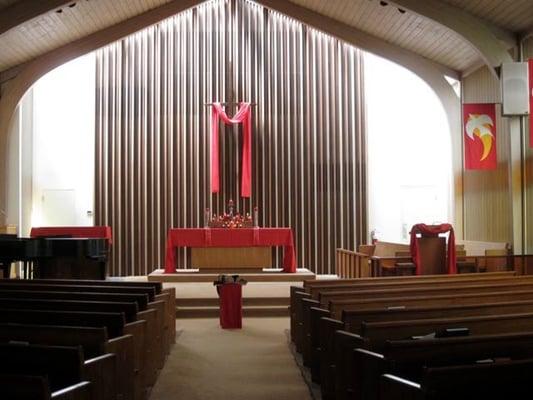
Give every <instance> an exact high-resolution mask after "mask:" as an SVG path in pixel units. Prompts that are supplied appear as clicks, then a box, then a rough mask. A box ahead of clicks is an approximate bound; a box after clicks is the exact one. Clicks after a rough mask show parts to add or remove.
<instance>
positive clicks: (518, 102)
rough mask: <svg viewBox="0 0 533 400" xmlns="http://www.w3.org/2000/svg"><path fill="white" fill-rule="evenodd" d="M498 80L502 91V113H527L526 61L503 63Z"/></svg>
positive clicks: (509, 114)
mask: <svg viewBox="0 0 533 400" xmlns="http://www.w3.org/2000/svg"><path fill="white" fill-rule="evenodd" d="M500 82H501V91H502V115H504V116H513V115H528V114H529V85H528V82H529V74H528V64H527V63H526V62H512V63H503V64H502V68H501V74H500Z"/></svg>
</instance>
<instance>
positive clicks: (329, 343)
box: [311, 291, 533, 397]
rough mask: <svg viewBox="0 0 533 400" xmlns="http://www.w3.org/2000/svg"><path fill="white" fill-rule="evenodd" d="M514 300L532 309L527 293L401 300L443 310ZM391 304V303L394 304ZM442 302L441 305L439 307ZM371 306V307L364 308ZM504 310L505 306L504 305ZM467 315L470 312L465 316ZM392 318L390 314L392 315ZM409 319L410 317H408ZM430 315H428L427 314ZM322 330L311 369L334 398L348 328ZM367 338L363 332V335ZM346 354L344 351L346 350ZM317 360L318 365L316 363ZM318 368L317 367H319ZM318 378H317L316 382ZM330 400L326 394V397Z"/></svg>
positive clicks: (332, 323) (328, 322) (337, 325)
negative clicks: (338, 353)
mask: <svg viewBox="0 0 533 400" xmlns="http://www.w3.org/2000/svg"><path fill="white" fill-rule="evenodd" d="M515 299H517V300H516V301H521V299H524V303H525V304H523V306H525V307H529V304H528V303H529V301H530V300H533V293H532V292H525V293H516V292H512V291H511V292H502V293H489V294H487V293H484V294H482V295H476V294H473V295H469V296H468V297H466V301H465V296H464V295H463V296H460V297H457V296H454V295H448V296H440V298H439V299H437V301H435V299H428V298H423V297H420V298H415V299H413V298H405V299H402V301H407V302H408V303H410V305H420V304H422V305H427V306H428V307H430V306H440V304H443V305H446V304H459V303H461V302H465V303H466V305H468V304H473V303H478V304H479V303H481V304H483V303H485V302H486V301H488V300H491V301H493V302H496V301H500V303H501V302H513V301H514V300H515ZM396 300H397V299H385V300H384V302H383V303H382V304H379V300H378V302H377V303H378V304H376V305H377V306H383V305H385V307H387V306H388V305H394V304H402V303H394V301H396ZM391 301H392V303H391ZM439 301H440V302H441V303H439ZM363 305H368V303H366V304H363ZM500 305H501V304H500ZM521 306H522V305H520V304H518V305H517V306H516V308H514V309H515V310H520V308H519V307H521ZM503 307H504V308H505V307H506V305H503ZM509 307H510V308H509V310H511V309H513V306H509ZM430 312H431V311H430ZM466 313H468V312H466ZM389 315H390V314H389ZM406 315H407V314H406ZM426 315H429V314H426ZM318 324H319V327H318V336H319V338H318V343H317V341H316V339H315V342H314V346H316V348H314V350H313V351H314V359H313V363H312V365H311V368H312V370H314V372H313V376H314V377H315V380H316V381H319V382H320V383H321V384H322V389H323V391H325V392H326V393H329V394H330V395H331V393H332V391H333V390H334V388H332V387H331V381H332V379H333V378H332V377H334V376H335V372H334V371H335V363H336V360H335V354H336V347H337V346H339V345H340V346H342V343H340V344H339V343H336V342H337V339H338V335H336V331H338V330H344V329H345V328H346V326H345V324H344V322H343V321H340V320H336V319H332V318H320V319H319V322H318ZM361 333H362V334H364V333H363V332H361ZM361 346H362V347H365V346H364V345H361ZM344 350H345V349H344ZM317 360H318V362H317ZM317 364H318V366H317ZM317 376H318V378H317ZM325 397H327V394H326V395H325Z"/></svg>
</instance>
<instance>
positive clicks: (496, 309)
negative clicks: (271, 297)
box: [310, 299, 533, 383]
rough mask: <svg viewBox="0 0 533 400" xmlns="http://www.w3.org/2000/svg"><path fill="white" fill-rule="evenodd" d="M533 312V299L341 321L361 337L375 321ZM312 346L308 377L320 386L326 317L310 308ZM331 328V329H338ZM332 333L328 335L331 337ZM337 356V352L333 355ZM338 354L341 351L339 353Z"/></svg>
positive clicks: (382, 311)
mask: <svg viewBox="0 0 533 400" xmlns="http://www.w3.org/2000/svg"><path fill="white" fill-rule="evenodd" d="M524 312H533V299H531V300H523V301H503V302H494V303H484V304H474V305H452V306H442V307H441V306H432V307H424V306H423V305H422V306H416V307H410V308H392V309H390V308H379V309H370V310H361V311H344V312H343V317H342V329H343V330H346V331H348V332H351V333H357V334H361V324H362V322H377V321H400V320H413V319H428V318H444V317H449V316H455V317H464V316H475V315H492V314H504V313H505V314H511V313H524ZM311 313H312V319H311V324H312V325H311V346H312V353H311V354H312V357H311V358H312V361H311V365H310V368H311V373H312V377H313V381H315V382H317V383H319V382H320V359H321V354H320V353H321V351H322V348H321V345H320V336H319V332H320V327H319V324H320V318H323V317H329V312H328V311H327V310H323V309H319V308H311ZM338 327H339V326H338V325H334V327H333V328H338ZM333 333H334V332H331V335H333ZM336 339H337V336H336V335H335V336H331V337H330V341H329V342H328V343H329V344H328V346H327V348H326V350H325V351H328V352H333V350H334V349H336V348H337V346H336V344H335V343H336ZM335 353H336V352H335ZM341 354H343V353H342V351H341ZM334 364H335V365H339V359H338V357H337V358H336V359H335V362H334Z"/></svg>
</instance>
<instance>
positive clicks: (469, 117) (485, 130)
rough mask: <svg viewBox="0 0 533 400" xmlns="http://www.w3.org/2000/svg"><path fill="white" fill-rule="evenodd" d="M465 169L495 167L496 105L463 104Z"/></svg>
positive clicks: (496, 164)
mask: <svg viewBox="0 0 533 400" xmlns="http://www.w3.org/2000/svg"><path fill="white" fill-rule="evenodd" d="M463 129H464V143H465V168H466V169H496V167H497V166H498V159H497V155H496V105H495V104H463Z"/></svg>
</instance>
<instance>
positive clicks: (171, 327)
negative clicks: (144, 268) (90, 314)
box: [0, 279, 176, 354]
mask: <svg viewBox="0 0 533 400" xmlns="http://www.w3.org/2000/svg"><path fill="white" fill-rule="evenodd" d="M4 282H5V283H13V284H17V283H20V282H23V283H28V284H37V285H39V284H43V283H44V284H54V285H80V284H81V285H83V286H88V285H90V286H130V287H151V288H153V289H154V290H155V300H158V301H165V302H166V308H165V316H166V317H165V320H164V330H165V334H164V338H165V341H164V347H165V349H166V353H167V354H168V351H169V350H170V345H171V344H173V343H175V342H176V327H175V321H176V291H175V289H174V288H163V285H162V283H161V282H138V281H129V280H128V281H123V280H107V281H100V280H83V281H80V280H73V279H28V280H15V279H4V280H0V283H4Z"/></svg>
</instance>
